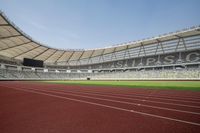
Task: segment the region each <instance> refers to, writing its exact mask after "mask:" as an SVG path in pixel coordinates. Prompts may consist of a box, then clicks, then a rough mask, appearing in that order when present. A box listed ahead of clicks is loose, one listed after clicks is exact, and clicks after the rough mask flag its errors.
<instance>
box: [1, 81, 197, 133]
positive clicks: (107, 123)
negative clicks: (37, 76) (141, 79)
mask: <svg viewBox="0 0 200 133" xmlns="http://www.w3.org/2000/svg"><path fill="white" fill-rule="evenodd" d="M0 132H1V133H16V132H19V133H172V132H173V133H198V132H200V92H193V91H178V90H153V89H131V88H120V87H95V86H79V85H62V84H47V83H35V82H20V81H12V82H9V81H1V82H0Z"/></svg>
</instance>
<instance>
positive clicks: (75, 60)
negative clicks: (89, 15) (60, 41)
mask: <svg viewBox="0 0 200 133" xmlns="http://www.w3.org/2000/svg"><path fill="white" fill-rule="evenodd" d="M25 32H26V31H22V30H20V28H19V27H17V26H16V25H15V24H14V23H13V22H12V21H11V20H10V19H9V18H8V17H7V16H6V15H5V14H4V13H3V12H0V65H1V66H0V80H1V81H0V108H1V109H0V118H1V120H0V129H1V130H2V132H3V133H4V132H7V133H11V132H16V130H18V131H19V132H21V133H23V132H43V133H45V132H87V133H94V132H95V133H98V132H99V133H102V132H108V133H112V132H115V133H118V132H119V133H121V132H126V133H129V132H130V133H131V132H150V131H152V133H153V132H154V133H156V132H182V133H183V132H193V133H195V132H196V133H197V132H199V131H200V92H199V90H200V82H199V80H200V26H194V27H191V28H186V29H183V30H179V31H175V32H170V33H167V34H163V35H158V36H156V37H152V38H147V39H143V40H138V41H131V42H126V43H122V44H118V45H115V46H109V47H104V48H96V49H57V48H53V47H50V46H48V45H44V44H42V43H40V42H38V41H36V40H34V39H32V38H31V37H30V36H29V35H27V34H26V33H25ZM40 114H41V115H40ZM115 122H116V123H115ZM144 123H145V124H144Z"/></svg>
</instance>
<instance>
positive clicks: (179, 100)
mask: <svg viewBox="0 0 200 133" xmlns="http://www.w3.org/2000/svg"><path fill="white" fill-rule="evenodd" d="M87 92H88V91H87ZM90 92H91V91H90ZM92 93H100V94H104V93H102V92H99V91H93V92H92ZM106 94H111V95H115V96H128V97H138V98H144V97H146V98H147V99H148V100H149V99H159V100H168V101H178V102H185V103H197V104H200V102H197V101H186V100H180V99H179V100H178V99H173V98H171V99H170V98H156V97H148V96H146V95H144V96H138V95H137V94H136V95H128V94H116V93H115V94H113V93H110V92H109V93H106Z"/></svg>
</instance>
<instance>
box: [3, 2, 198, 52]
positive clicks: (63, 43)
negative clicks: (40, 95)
mask: <svg viewBox="0 0 200 133" xmlns="http://www.w3.org/2000/svg"><path fill="white" fill-rule="evenodd" d="M199 7H200V0H0V10H1V11H3V12H4V13H5V14H6V16H7V17H8V18H9V19H10V20H11V21H12V22H14V23H15V25H17V26H18V27H19V28H20V29H21V30H22V31H24V32H25V33H26V34H28V35H29V36H31V37H32V38H33V39H34V40H36V41H38V42H41V43H42V44H45V45H47V46H50V47H53V48H59V49H93V48H103V47H107V46H113V45H118V44H122V43H126V42H130V41H137V40H141V39H145V38H149V37H154V36H158V35H160V34H165V33H169V32H174V31H177V30H181V29H184V28H188V27H192V26H197V25H200V15H199V14H200V8H199Z"/></svg>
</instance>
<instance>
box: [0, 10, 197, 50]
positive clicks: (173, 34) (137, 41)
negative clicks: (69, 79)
mask: <svg viewBox="0 0 200 133" xmlns="http://www.w3.org/2000/svg"><path fill="white" fill-rule="evenodd" d="M0 14H1V15H2V16H3V17H4V18H5V19H6V21H7V22H8V23H9V24H10V25H11V26H13V28H15V29H16V30H17V31H19V32H20V33H21V34H22V35H23V36H25V37H26V38H28V39H30V40H32V41H33V42H35V43H37V44H39V45H42V46H45V47H47V48H50V49H55V50H61V51H74V52H76V51H87V50H99V49H107V48H117V47H120V46H127V45H134V44H138V43H143V42H148V41H152V40H160V39H161V38H165V37H170V36H176V35H178V34H180V33H184V32H189V31H193V30H198V31H199V30H200V25H197V26H192V27H189V28H184V29H182V30H178V31H175V32H169V33H165V34H161V35H158V36H154V37H149V38H144V39H141V40H136V41H130V42H124V43H121V44H114V45H111V46H106V47H102V48H91V49H60V48H53V47H51V46H49V45H46V44H44V43H41V42H39V41H37V40H35V39H33V38H32V37H31V36H30V35H28V34H26V33H25V32H23V31H22V30H21V29H20V28H19V27H18V26H16V25H15V24H14V23H13V22H12V21H11V20H10V19H9V18H8V17H7V16H6V15H5V13H4V12H3V11H2V10H0Z"/></svg>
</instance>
